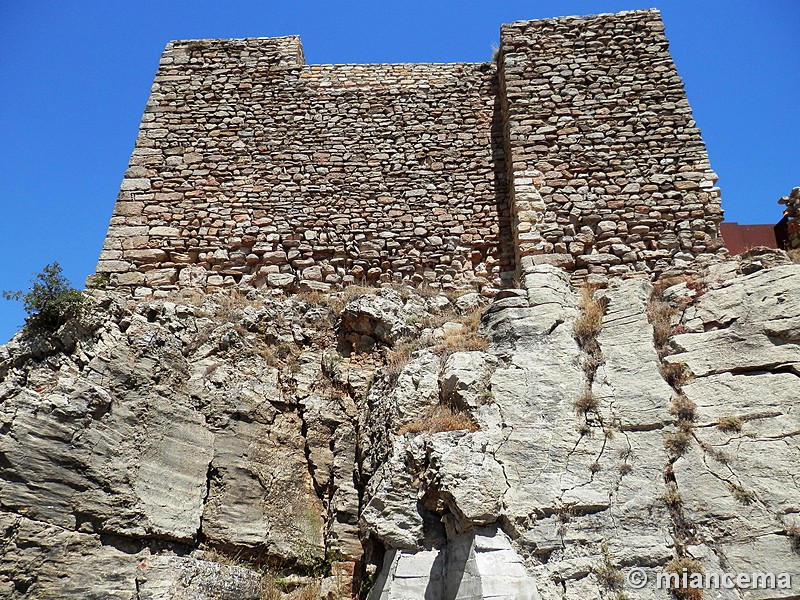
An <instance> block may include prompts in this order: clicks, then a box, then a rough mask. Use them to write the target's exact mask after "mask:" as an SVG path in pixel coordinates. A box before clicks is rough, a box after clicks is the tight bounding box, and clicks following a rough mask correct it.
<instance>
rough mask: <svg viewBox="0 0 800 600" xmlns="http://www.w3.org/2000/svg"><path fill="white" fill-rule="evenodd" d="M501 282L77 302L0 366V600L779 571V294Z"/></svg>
mask: <svg viewBox="0 0 800 600" xmlns="http://www.w3.org/2000/svg"><path fill="white" fill-rule="evenodd" d="M521 283H522V287H521V289H515V290H504V291H502V292H501V293H500V294H498V296H497V297H496V298H495V299H494V300H493V302H492V303H491V304H490V305H489V306H488V307H484V306H483V305H482V304H481V302H480V297H477V296H476V297H465V298H462V299H451V298H448V297H446V296H444V295H432V296H431V295H430V294H420V293H418V292H417V291H414V290H412V289H402V288H397V289H390V288H386V289H376V288H348V289H345V290H344V291H341V292H335V293H330V294H327V293H320V292H307V293H304V294H300V295H295V296H292V297H289V298H284V297H273V296H269V295H261V294H259V293H256V292H252V291H251V292H249V294H248V295H247V296H242V295H237V294H234V295H216V296H191V295H183V296H181V295H180V294H176V295H174V296H173V297H170V298H164V299H159V300H151V301H133V300H130V299H128V298H126V297H125V296H123V295H120V294H118V293H116V292H113V291H105V292H104V291H93V292H88V294H89V295H90V296H91V297H92V299H93V303H94V309H93V310H92V312H91V315H90V316H89V317H87V318H85V319H84V320H83V321H81V322H70V323H68V324H67V325H65V326H63V327H62V328H61V329H60V330H59V331H57V332H56V333H54V334H52V335H39V336H35V335H30V334H27V333H22V334H19V335H18V336H16V337H15V338H14V339H13V340H12V341H11V342H10V343H9V344H7V345H6V346H3V347H1V348H0V480H1V481H0V521H2V532H3V533H2V536H0V598H9V599H21V598H111V597H113V598H130V599H138V600H142V599H145V598H147V599H167V598H174V599H178V598H209V599H210V598H229V599H249V598H253V599H258V598H262V599H263V598H280V597H287V598H310V597H321V598H340V597H348V596H349V595H350V594H354V595H358V594H360V595H361V597H366V596H369V597H370V598H372V599H373V600H400V599H407V600H411V599H420V598H430V599H438V598H459V599H481V598H492V599H499V598H515V599H542V600H555V599H559V600H562V599H565V598H569V599H573V598H574V599H578V598H612V597H617V598H621V597H628V598H667V597H669V592H668V591H667V590H658V589H655V587H654V585H653V584H654V582H655V578H656V575H657V574H658V573H661V572H663V571H664V570H665V569H668V568H671V567H674V566H675V565H680V564H684V565H685V564H693V565H701V566H702V568H703V569H704V570H705V571H706V572H710V573H714V572H720V573H721V572H735V573H736V572H744V573H752V572H773V573H779V572H789V573H795V574H796V573H798V572H800V554H799V553H798V545H799V544H800V505H798V501H797V498H799V497H800V490H799V489H798V482H797V468H796V465H797V464H798V458H800V444H799V443H798V440H800V437H799V435H798V434H799V432H800V421H799V420H798V415H797V410H796V398H797V397H798V392H800V382H799V381H798V378H800V300H799V299H798V294H797V290H798V289H800V265H796V264H793V263H791V262H790V261H789V260H788V258H786V255H785V254H783V253H781V252H775V251H773V252H771V253H761V254H759V253H750V254H749V255H746V256H743V257H741V258H737V259H733V260H729V261H723V262H720V261H713V262H711V263H710V264H704V265H695V268H694V270H693V271H692V272H691V274H689V275H683V276H677V275H676V274H673V279H672V280H670V281H667V280H665V281H663V282H661V283H658V284H657V285H656V286H655V287H654V286H653V285H652V284H651V283H650V282H649V281H648V280H646V279H643V278H631V279H611V280H610V281H608V282H607V283H606V284H605V285H603V286H596V285H595V286H588V287H583V288H579V287H576V285H575V283H574V282H572V281H571V279H570V276H569V274H567V273H566V272H564V271H561V270H560V269H557V268H555V267H552V266H549V265H539V266H530V267H529V268H528V270H527V272H526V273H525V274H524V277H523V278H522V282H521ZM478 316H481V317H482V318H481V319H480V322H479V320H478V318H477V317H478ZM478 325H479V328H478V329H477V330H476V327H477V326H478ZM678 561H682V562H678ZM634 570H644V573H645V574H647V575H648V576H649V578H650V585H649V586H646V587H645V588H643V589H632V588H630V586H628V584H627V583H626V581H625V577H626V576H627V575H628V574H629V573H631V572H632V571H634ZM798 584H800V582H795V589H794V590H785V589H784V590H778V589H775V590H762V592H763V593H761V592H759V593H760V595H758V594H753V592H751V591H747V590H721V591H720V593H721V594H722V595H721V596H720V597H722V598H742V599H744V598H756V597H758V598H792V597H796V596H797V594H798V589H797V587H796V586H797V585H798Z"/></svg>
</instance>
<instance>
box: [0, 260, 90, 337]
mask: <svg viewBox="0 0 800 600" xmlns="http://www.w3.org/2000/svg"><path fill="white" fill-rule="evenodd" d="M3 297H4V298H5V299H6V300H20V301H22V303H23V304H24V306H25V312H27V313H28V317H27V318H26V319H25V329H27V330H29V331H49V332H53V331H56V330H57V329H58V328H59V327H61V326H62V325H63V324H64V323H66V322H67V321H69V320H70V319H78V318H80V317H82V316H83V314H84V312H85V311H86V298H85V297H84V296H83V294H81V293H80V292H79V291H78V290H76V289H74V288H73V287H71V286H70V283H69V281H68V280H67V278H66V277H64V276H63V275H62V274H61V267H60V266H59V265H58V263H57V262H53V263H50V264H49V265H47V266H46V267H45V268H44V269H42V272H41V273H38V274H37V275H36V279H34V280H33V285H32V286H31V288H30V290H28V292H27V293H25V292H3Z"/></svg>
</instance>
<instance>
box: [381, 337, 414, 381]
mask: <svg viewBox="0 0 800 600" xmlns="http://www.w3.org/2000/svg"><path fill="white" fill-rule="evenodd" d="M421 347H422V345H421V343H420V341H419V340H408V341H405V342H399V343H397V344H395V345H394V347H392V348H391V349H390V350H389V351H388V352H387V353H386V364H385V365H384V374H385V376H386V378H387V379H388V380H389V382H391V383H396V382H397V378H398V377H399V376H400V373H402V371H403V369H404V368H405V366H406V365H407V364H408V361H409V360H411V355H412V354H414V352H416V351H417V350H419V349H420V348H421Z"/></svg>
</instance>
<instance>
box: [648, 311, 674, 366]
mask: <svg viewBox="0 0 800 600" xmlns="http://www.w3.org/2000/svg"><path fill="white" fill-rule="evenodd" d="M676 312H677V311H676V309H675V308H673V307H672V306H670V305H669V304H667V303H666V302H664V301H663V300H660V299H658V298H657V297H652V298H651V299H650V301H649V302H648V303H647V319H648V320H649V321H650V324H651V325H652V326H653V341H654V342H655V346H656V350H657V351H658V353H659V355H660V356H662V357H663V356H664V355H665V354H666V349H667V342H668V341H669V337H670V335H671V334H672V317H673V316H674V315H675V313H676Z"/></svg>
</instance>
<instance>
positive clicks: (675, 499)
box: [661, 481, 682, 508]
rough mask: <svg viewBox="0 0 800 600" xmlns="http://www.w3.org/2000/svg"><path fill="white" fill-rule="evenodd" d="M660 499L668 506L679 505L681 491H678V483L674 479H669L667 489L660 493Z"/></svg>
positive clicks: (674, 506)
mask: <svg viewBox="0 0 800 600" xmlns="http://www.w3.org/2000/svg"><path fill="white" fill-rule="evenodd" d="M661 499H662V500H663V501H664V504H666V505H667V506H669V507H670V508H677V507H679V506H680V505H681V502H682V500H681V493H680V492H679V491H678V484H677V483H675V482H674V481H670V482H669V483H668V484H667V491H666V492H664V493H663V494H662V496H661Z"/></svg>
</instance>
